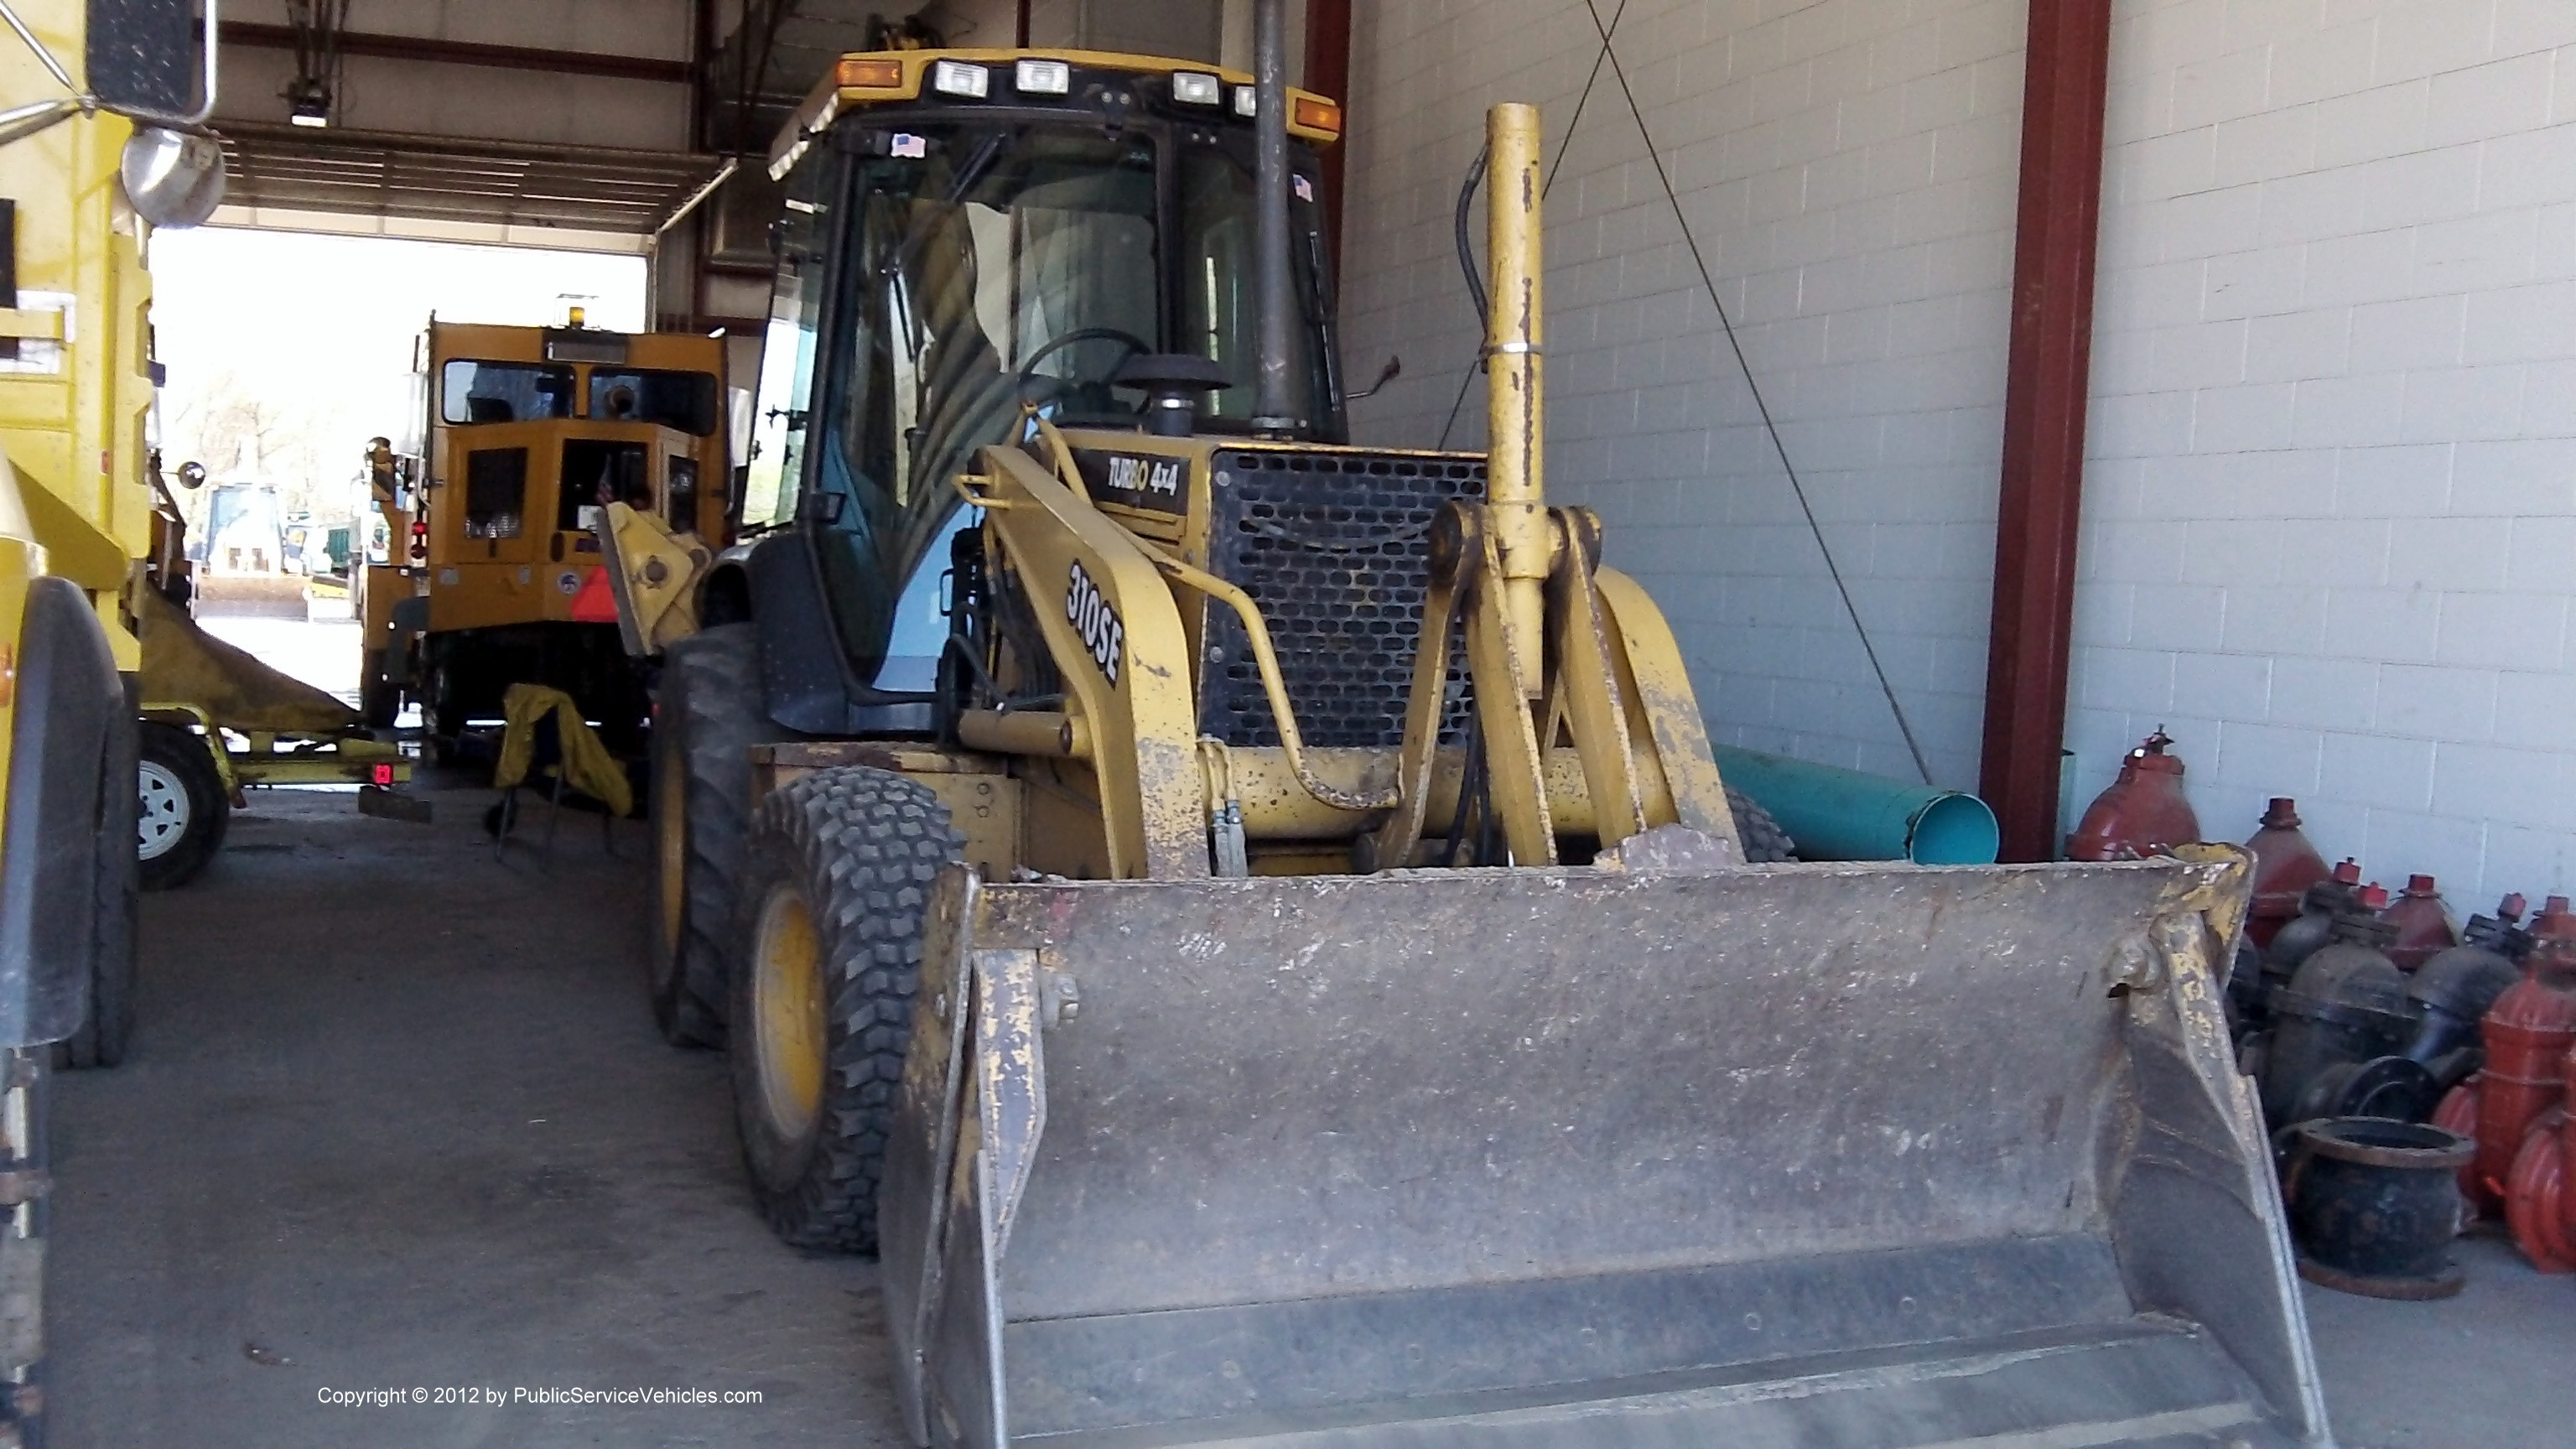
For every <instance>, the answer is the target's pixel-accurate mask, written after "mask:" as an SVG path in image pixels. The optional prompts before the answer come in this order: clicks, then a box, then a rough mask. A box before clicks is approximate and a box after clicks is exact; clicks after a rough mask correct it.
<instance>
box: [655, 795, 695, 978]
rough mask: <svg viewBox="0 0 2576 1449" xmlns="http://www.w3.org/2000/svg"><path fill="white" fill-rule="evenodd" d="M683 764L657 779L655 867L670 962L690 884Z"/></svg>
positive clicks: (676, 948)
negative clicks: (658, 874)
mask: <svg viewBox="0 0 2576 1449" xmlns="http://www.w3.org/2000/svg"><path fill="white" fill-rule="evenodd" d="M678 765H679V762H678V761H677V760H672V761H669V762H667V763H665V764H664V766H663V767H662V769H661V770H659V771H658V772H656V773H655V775H654V778H653V864H654V869H655V870H656V871H658V872H659V873H660V884H661V887H662V946H663V949H664V951H665V953H666V954H665V957H664V959H666V960H677V959H679V951H680V906H681V903H682V896H681V894H680V893H681V892H682V891H684V890H686V889H688V884H689V832H688V830H687V829H686V826H687V811H688V808H689V790H688V782H687V781H686V780H685V779H683V778H682V777H681V774H680V770H679V768H678Z"/></svg>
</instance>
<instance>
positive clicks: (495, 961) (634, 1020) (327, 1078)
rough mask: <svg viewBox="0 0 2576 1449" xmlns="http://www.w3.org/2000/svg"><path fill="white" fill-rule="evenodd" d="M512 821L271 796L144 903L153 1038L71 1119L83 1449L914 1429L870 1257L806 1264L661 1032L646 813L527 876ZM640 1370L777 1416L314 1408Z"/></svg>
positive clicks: (720, 1104) (76, 1423)
mask: <svg viewBox="0 0 2576 1449" xmlns="http://www.w3.org/2000/svg"><path fill="white" fill-rule="evenodd" d="M489 799H490V793H489V792H488V791H482V790H467V791H453V792H448V793H445V794H443V795H440V796H438V797H437V806H438V814H439V820H438V823H437V824H436V825H434V826H431V827H427V828H423V827H420V826H413V825H404V824H398V823H394V822H389V821H381V820H371V819H368V818H365V817H363V816H360V815H359V814H358V813H357V812H356V810H355V808H354V805H355V801H354V798H353V797H351V796H349V795H346V794H336V795H335V794H326V793H318V792H317V793H305V792H270V793H264V794H262V795H260V796H258V797H256V798H255V801H254V808H253V810H252V811H251V812H249V813H247V814H244V815H241V816H239V817H237V818H236V819H235V821H234V823H233V828H232V836H231V839H230V842H229V843H228V845H227V847H226V849H225V851H224V853H223V854H222V855H221V856H220V857H219V858H218V859H217V861H216V862H215V864H214V865H213V867H212V868H210V869H209V870H208V872H207V873H206V874H205V876H203V877H201V878H200V879H199V880H198V881H197V882H196V883H195V884H193V885H191V886H189V887H187V888H186V889H184V890H182V891H179V892H175V893H171V894H166V895H157V896H147V897H145V910H144V936H143V961H142V982H141V990H140V997H139V1006H140V1012H141V1022H142V1024H141V1026H140V1028H139V1030H138V1032H137V1036H136V1040H135V1046H134V1050H133V1054H132V1056H131V1057H130V1058H129V1059H128V1061H127V1063H126V1064H125V1065H124V1066H123V1067H121V1068H118V1069H117V1070H115V1071H112V1072H99V1073H87V1074H76V1075H70V1074H67V1075H66V1077H65V1078H64V1079H63V1080H62V1082H61V1089H60V1092H59V1094H58V1096H57V1099H56V1103H57V1105H56V1109H55V1124H56V1127H55V1131H56V1136H55V1150H56V1154H57V1169H56V1170H57V1173H58V1175H59V1183H60V1185H59V1188H58V1190H57V1192H56V1194H55V1197H54V1219H53V1223H54V1228H53V1231H54V1258H53V1263H52V1272H53V1278H52V1291H51V1295H50V1297H51V1308H52V1344H53V1379H52V1386H51V1391H50V1393H49V1395H48V1398H49V1401H50V1403H51V1404H52V1405H53V1419H54V1426H55V1436H54V1439H53V1441H52V1442H53V1443H54V1445H55V1446H56V1449H152V1446H180V1445H186V1446H190V1449H305V1446H312V1449H345V1446H348V1445H353V1444H365V1445H382V1446H388V1449H391V1446H414V1445H419V1446H441V1449H447V1446H476V1445H510V1446H514V1449H517V1446H559V1445H561V1446H568V1445H620V1446H629V1445H632V1446H662V1445H669V1446H681V1445H724V1446H750V1445H764V1446H765V1445H823V1444H829V1445H875V1444H885V1445H894V1444H899V1443H902V1442H904V1436H903V1433H902V1429H901V1426H900V1425H899V1424H898V1423H896V1422H893V1421H892V1420H891V1419H890V1416H889V1410H888V1401H887V1392H886V1387H885V1385H886V1368H885V1356H886V1352H887V1350H886V1347H885V1342H884V1338H883V1335H882V1333H881V1330H880V1326H879V1319H878V1309H877V1303H878V1299H877V1294H876V1291H875V1287H874V1272H875V1270H874V1267H873V1265H871V1264H866V1263H860V1262H855V1261H851V1260H847V1259H808V1258H804V1257H800V1256H799V1255H797V1254H795V1253H793V1252H790V1251H788V1250H787V1249H785V1248H782V1247H780V1246H779V1245H778V1244H777V1242H776V1241H775V1240H774V1239H773V1238H772V1237H771V1236H770V1234H769V1230H768V1228H767V1227H766V1226H765V1225H764V1224H763V1223H762V1222H761V1221H760V1220H759V1218H758V1217H757V1216H756V1215H755V1214H754V1213H753V1212H752V1211H751V1209H750V1208H749V1206H748V1205H747V1201H746V1195H745V1193H744V1190H743V1187H742V1183H741V1179H740V1169H739V1167H738V1164H737V1159H736V1156H735V1147H734V1141H733V1126H732V1122H731V1120H730V1110H731V1109H730V1106H729V1103H728V1098H727V1094H726V1086H725V1080H724V1063H723V1060H722V1058H720V1057H718V1056H715V1055H712V1054H709V1053H704V1052H682V1051H677V1050H674V1049H672V1048H670V1047H668V1046H665V1045H664V1044H663V1043H662V1042H661V1040H660V1038H659V1037H658V1036H657V1035H655V1033H654V1030H653V1025H652V1020H651V1017H650V1014H649V1013H648V1012H647V1011H646V1009H645V1006H644V1000H643V989H642V986H641V984H640V982H639V980H638V969H639V968H638V965H637V963H638V961H639V960H640V959H641V953H642V951H643V949H644V940H645V936H644V929H645V928H644V920H643V904H644V894H645V892H644V884H643V878H642V852H643V849H644V840H643V835H642V827H640V826H638V825H635V824H632V823H628V824H623V825H621V826H620V827H618V834H619V837H620V839H619V843H618V848H619V850H620V851H621V852H622V858H619V859H615V860H611V859H608V858H606V857H604V856H603V855H602V854H601V847H600V832H599V821H598V817H596V816H582V815H572V814H569V813H568V814H567V815H566V816H565V817H564V820H563V823H562V828H561V829H560V831H559V832H558V836H557V839H556V842H555V848H554V852H553V856H552V860H551V863H541V862H540V861H539V860H538V859H537V858H536V857H535V855H534V854H533V853H532V852H529V851H524V850H520V849H517V848H514V849H513V851H512V852H511V855H510V858H509V859H508V861H507V862H503V863H496V862H495V861H494V860H493V858H492V853H491V849H490V845H489V842H488V841H487V840H486V839H485V838H484V837H483V835H482V834H481V832H480V830H479V828H478V827H477V822H476V817H477V816H478V815H479V813H480V811H481V809H482V807H483V805H484V803H485V802H486V801H488V800H489ZM535 823H536V819H535V817H533V816H532V819H531V824H535ZM632 1386H645V1387H657V1388H684V1389H685V1388H695V1389H707V1390H716V1391H724V1390H746V1389H749V1390H758V1391H759V1392H760V1394H761V1402H760V1403H759V1404H758V1405H756V1406H747V1407H727V1406H709V1407H632V1408H629V1407H558V1406H532V1405H528V1404H511V1405H505V1406H502V1407H485V1406H474V1405H466V1406H441V1405H439V1404H437V1403H435V1402H433V1403H430V1404H427V1405H422V1406H419V1407H412V1406H408V1405H406V1406H404V1407H401V1408H340V1407H330V1406H326V1405H324V1404H321V1403H319V1402H317V1394H318V1393H320V1392H321V1391H325V1390H332V1389H363V1388H371V1387H391V1388H398V1389H401V1390H404V1391H406V1392H408V1391H409V1390H411V1389H413V1388H414V1387H419V1388H424V1389H427V1390H430V1391H431V1393H432V1394H433V1395H435V1394H436V1393H437V1391H439V1390H440V1389H442V1388H456V1387H468V1388H487V1389H489V1388H497V1389H500V1390H503V1391H504V1392H505V1393H506V1392H507V1391H508V1390H511V1389H516V1388H528V1389H540V1388H548V1387H554V1388H562V1387H583V1388H626V1387H632Z"/></svg>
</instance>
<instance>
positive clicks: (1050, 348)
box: [1019, 327, 1154, 391]
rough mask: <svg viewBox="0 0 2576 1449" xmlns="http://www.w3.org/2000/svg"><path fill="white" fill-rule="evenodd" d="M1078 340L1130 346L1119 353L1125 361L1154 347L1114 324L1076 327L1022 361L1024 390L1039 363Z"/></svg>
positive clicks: (1062, 381)
mask: <svg viewBox="0 0 2576 1449" xmlns="http://www.w3.org/2000/svg"><path fill="white" fill-rule="evenodd" d="M1078 342H1117V343H1122V344H1124V345H1125V346H1126V349H1127V350H1126V351H1124V352H1122V353H1120V354H1118V362H1125V361H1126V360H1127V359H1128V358H1131V357H1134V356H1135V355H1137V354H1138V353H1140V352H1151V351H1153V350H1154V345H1153V344H1152V343H1150V342H1147V341H1146V340H1145V339H1144V338H1142V337H1139V336H1137V335H1136V334H1135V333H1133V332H1125V331H1121V330H1119V329H1118V328H1115V327H1076V328H1075V329H1073V330H1072V331H1071V332H1067V333H1065V334H1064V335H1063V336H1061V337H1050V338H1048V339H1047V341H1046V345H1044V346H1042V347H1040V348H1039V349H1038V350H1037V351H1035V352H1032V353H1030V354H1029V360H1028V361H1026V362H1024V363H1022V364H1020V378H1019V382H1020V387H1021V388H1022V389H1023V391H1025V390H1026V389H1027V387H1028V385H1029V382H1030V381H1031V380H1032V379H1034V378H1035V377H1036V376H1037V375H1038V364H1039V363H1041V362H1044V361H1046V360H1047V359H1048V358H1050V357H1053V356H1055V355H1056V354H1057V353H1059V352H1062V351H1063V350H1065V349H1066V348H1068V347H1071V346H1073V345H1074V344H1075V343H1078ZM1109 370H1110V371H1111V372H1116V371H1117V370H1118V363H1111V364H1110V367H1109ZM1058 382H1059V384H1060V385H1066V386H1069V385H1071V383H1072V382H1073V379H1072V378H1062V379H1058Z"/></svg>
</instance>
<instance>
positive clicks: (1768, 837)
mask: <svg viewBox="0 0 2576 1449" xmlns="http://www.w3.org/2000/svg"><path fill="white" fill-rule="evenodd" d="M1726 808H1727V812H1728V813H1729V814H1731V815H1733V816H1734V817H1735V834H1736V837H1737V838H1738V839H1740V840H1742V841H1743V842H1744V860H1745V863H1746V864H1748V865H1778V864H1781V863H1783V862H1785V861H1792V860H1796V859H1797V858H1798V853H1797V852H1798V842H1796V841H1794V840H1791V839H1790V838H1789V832H1788V831H1785V830H1783V829H1781V828H1780V822H1779V821H1777V820H1774V819H1772V818H1771V812H1770V811H1768V810H1765V809H1763V808H1762V802H1761V801H1759V800H1756V799H1754V798H1753V797H1752V796H1750V795H1747V794H1745V793H1744V792H1743V791H1741V790H1738V789H1736V788H1735V787H1734V786H1733V785H1729V786H1727V787H1726Z"/></svg>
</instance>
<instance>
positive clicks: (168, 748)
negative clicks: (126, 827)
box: [135, 720, 232, 891]
mask: <svg viewBox="0 0 2576 1449" xmlns="http://www.w3.org/2000/svg"><path fill="white" fill-rule="evenodd" d="M141 748H142V759H141V763H140V768H139V770H138V772H137V773H138V776H139V778H140V782H141V785H142V790H141V798H140V799H139V801H138V802H137V807H138V815H137V820H136V832H135V833H136V841H135V844H136V853H137V854H138V855H139V856H140V857H141V860H142V873H143V888H144V889H145V890H147V891H166V890H169V889H171V888H172V887H174V886H182V885H186V884H187V883H188V882H189V881H191V880H194V879H195V878H196V876H197V872H199V871H201V870H204V869H205V868H206V862H207V861H209V860H212V859H214V855H215V852H216V851H217V850H219V849H221V848H222V847H223V843H224V830H225V827H226V826H228V825H229V824H231V818H232V802H231V801H229V800H227V799H226V798H225V797H224V782H223V780H222V778H221V777H219V776H218V775H216V774H215V761H214V757H213V756H212V755H211V754H209V753H208V750H209V749H210V748H211V746H209V745H208V744H207V742H206V740H205V738H204V737H203V736H202V735H198V734H195V733H193V732H191V731H188V730H183V729H181V728H179V727H178V726H176V725H168V724H162V723H161V722H159V721H157V720H146V721H144V724H143V739H142V745H141Z"/></svg>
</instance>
